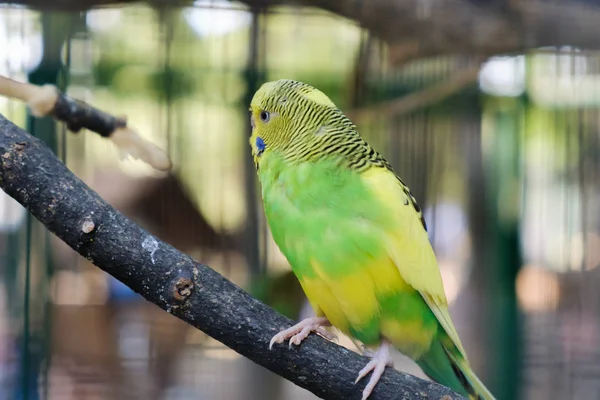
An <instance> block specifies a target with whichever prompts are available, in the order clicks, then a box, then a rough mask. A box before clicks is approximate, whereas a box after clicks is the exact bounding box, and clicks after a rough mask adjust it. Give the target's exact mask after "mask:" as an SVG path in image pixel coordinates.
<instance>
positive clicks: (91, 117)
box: [0, 75, 172, 171]
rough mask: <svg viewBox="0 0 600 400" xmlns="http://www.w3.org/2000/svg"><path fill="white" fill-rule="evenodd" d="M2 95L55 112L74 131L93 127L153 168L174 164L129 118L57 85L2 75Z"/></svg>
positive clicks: (40, 112)
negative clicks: (69, 94)
mask: <svg viewBox="0 0 600 400" xmlns="http://www.w3.org/2000/svg"><path fill="white" fill-rule="evenodd" d="M0 96H5V97H9V98H12V99H16V100H21V101H24V102H25V103H27V106H28V107H29V109H30V110H31V113H32V114H33V115H34V116H36V117H43V116H46V115H51V116H52V117H54V118H55V119H57V120H59V121H62V122H65V123H66V125H67V128H69V130H70V131H71V132H74V133H77V132H79V131H80V130H81V128H86V129H89V130H90V131H92V132H95V133H97V134H98V135H100V136H102V137H104V138H107V139H110V140H111V141H112V142H113V143H114V144H116V145H117V147H118V148H119V150H120V151H121V153H122V154H124V155H130V156H132V157H133V158H137V159H140V160H142V161H144V162H146V163H148V164H149V165H151V166H152V167H153V168H156V169H158V170H161V171H168V170H170V169H171V167H172V164H171V160H169V156H168V155H167V153H166V152H165V151H163V150H161V149H160V148H158V147H157V146H156V145H154V144H153V143H151V142H149V141H147V140H145V139H143V138H142V137H141V136H140V135H138V134H137V132H135V131H134V130H133V129H131V128H129V127H128V126H127V118H126V117H124V116H123V117H113V116H112V115H110V114H107V113H105V112H103V111H100V110H98V109H97V108H94V107H92V106H90V105H89V104H86V103H84V102H82V101H79V100H76V99H73V98H71V97H69V96H67V95H66V94H64V93H62V92H60V91H59V90H58V89H57V88H56V87H55V86H53V85H43V86H38V85H33V84H31V83H24V82H17V81H14V80H12V79H9V78H7V77H5V76H1V75H0Z"/></svg>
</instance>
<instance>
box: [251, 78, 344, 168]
mask: <svg viewBox="0 0 600 400" xmlns="http://www.w3.org/2000/svg"><path fill="white" fill-rule="evenodd" d="M332 110H335V111H336V112H340V111H339V110H338V109H337V107H336V106H335V104H333V102H332V101H331V100H330V99H329V98H328V97H327V96H326V95H325V94H324V93H323V92H321V91H319V90H317V89H315V88H313V87H312V86H310V85H307V84H305V83H302V82H298V81H293V80H289V79H280V80H278V81H272V82H267V83H265V84H263V85H262V86H261V87H260V89H258V90H257V91H256V93H255V94H254V97H253V98H252V101H251V103H250V114H251V115H250V124H251V125H252V135H251V137H250V146H251V147H252V155H253V156H254V162H255V163H256V166H257V167H258V166H259V165H260V162H261V160H262V159H263V157H264V156H265V155H266V154H268V153H270V152H277V153H280V154H281V155H283V156H289V155H292V154H296V155H298V154H301V153H302V152H303V151H306V150H307V149H310V146H311V145H312V144H313V143H314V142H315V140H318V136H319V132H320V131H323V127H324V124H325V122H326V119H327V118H328V115H327V114H328V111H332Z"/></svg>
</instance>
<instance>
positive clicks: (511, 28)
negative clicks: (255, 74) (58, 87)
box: [0, 0, 600, 62]
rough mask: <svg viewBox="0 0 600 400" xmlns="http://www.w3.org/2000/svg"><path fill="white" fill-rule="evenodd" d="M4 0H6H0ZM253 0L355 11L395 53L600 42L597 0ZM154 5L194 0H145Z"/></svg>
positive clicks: (29, 0) (53, 2)
mask: <svg viewBox="0 0 600 400" xmlns="http://www.w3.org/2000/svg"><path fill="white" fill-rule="evenodd" d="M134 1H137V0H12V2H13V3H19V4H24V5H28V6H30V7H34V8H37V9H46V10H47V9H53V10H63V11H76V10H84V9H88V8H92V7H97V6H100V5H116V4H125V3H132V2H134ZM0 2H2V0H0ZM243 2H244V3H246V4H247V5H249V6H251V7H268V6H273V5H281V4H297V3H300V4H302V5H305V6H312V7H319V8H322V9H324V10H327V11H331V12H333V13H335V14H338V15H340V16H343V17H346V18H349V19H352V20H354V21H356V22H358V23H359V24H360V25H361V26H363V27H365V28H366V29H368V30H369V31H370V32H372V33H373V34H374V35H375V36H377V37H379V38H380V39H383V40H385V41H386V42H387V43H389V44H390V46H391V47H390V59H391V60H392V61H394V60H395V59H396V58H398V59H399V60H400V61H403V62H405V61H406V60H410V59H415V58H419V57H428V56H434V55H465V54H470V55H476V54H478V55H482V56H491V55H494V54H506V53H516V52H523V51H527V50H530V49H533V48H537V47H544V46H565V45H570V46H575V47H580V48H584V49H599V48H600V24H598V20H600V6H599V5H598V4H599V3H597V2H594V1H592V0H577V1H574V0H554V1H546V0H362V1H357V0H243ZM146 3H149V4H152V5H154V6H156V7H165V6H176V5H190V4H191V0H146Z"/></svg>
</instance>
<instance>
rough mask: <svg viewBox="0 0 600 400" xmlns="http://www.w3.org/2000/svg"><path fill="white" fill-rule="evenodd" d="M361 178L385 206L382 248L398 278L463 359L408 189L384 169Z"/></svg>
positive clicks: (436, 269)
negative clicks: (386, 219) (416, 295)
mask: <svg viewBox="0 0 600 400" xmlns="http://www.w3.org/2000/svg"><path fill="white" fill-rule="evenodd" d="M362 178H363V181H364V182H365V183H366V185H367V186H368V187H369V188H370V190H371V191H372V192H373V193H374V195H375V196H376V198H378V199H379V200H380V201H381V204H382V205H384V207H389V209H390V210H389V211H390V214H391V216H390V221H389V223H386V228H385V232H386V234H385V236H386V242H387V243H386V247H387V249H388V252H389V255H390V258H391V259H392V260H393V261H394V264H395V265H396V267H397V268H398V270H399V271H400V274H401V275H402V278H403V279H404V280H405V281H406V282H407V283H408V284H409V285H411V286H412V287H413V288H414V289H415V290H417V291H418V292H419V293H420V294H421V296H422V297H423V299H424V300H425V302H426V303H427V305H428V306H429V308H430V309H431V310H432V311H433V313H434V315H435V316H436V318H437V319H438V321H439V322H440V324H441V325H442V327H443V328H444V330H445V331H446V333H447V334H448V336H449V337H450V339H452V341H453V342H454V344H455V345H456V347H457V348H458V349H459V351H460V352H461V353H462V355H463V356H464V357H465V359H466V353H465V351H464V349H463V346H462V343H461V341H460V338H459V337H458V333H457V332H456V328H455V327H454V324H453V323H452V320H451V318H450V314H449V312H448V301H447V299H446V294H445V292H444V285H443V282H442V277H441V275H440V271H439V267H438V264H437V261H436V258H435V254H434V252H433V249H432V248H431V244H430V243H429V238H428V236H427V232H426V231H425V229H424V227H423V224H422V222H421V221H420V219H419V212H418V211H417V210H416V209H415V207H413V205H412V200H411V199H410V194H409V193H408V190H407V189H406V188H405V187H404V186H403V184H402V183H401V181H400V180H399V179H398V178H397V176H395V174H394V173H393V172H392V171H390V170H388V169H386V168H370V169H369V170H367V171H365V172H363V173H362Z"/></svg>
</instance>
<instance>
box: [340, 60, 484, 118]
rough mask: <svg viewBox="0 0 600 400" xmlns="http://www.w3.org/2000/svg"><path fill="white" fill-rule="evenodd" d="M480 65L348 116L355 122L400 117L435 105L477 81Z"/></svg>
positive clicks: (349, 113) (352, 111)
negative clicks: (373, 118) (375, 117)
mask: <svg viewBox="0 0 600 400" xmlns="http://www.w3.org/2000/svg"><path fill="white" fill-rule="evenodd" d="M478 75H479V63H477V66H476V67H471V68H468V69H466V70H463V71H460V72H457V73H456V74H455V75H454V76H452V77H450V78H449V79H447V80H445V81H443V82H441V83H438V84H436V85H433V86H431V87H429V88H427V89H424V90H421V91H419V92H416V93H411V94H409V95H407V96H404V97H401V98H399V99H393V100H389V101H385V102H382V103H378V104H374V105H371V106H366V107H361V108H357V109H355V110H350V111H349V112H348V113H347V114H346V115H348V117H349V118H351V119H354V120H359V119H361V118H365V117H368V116H374V115H375V116H378V117H381V116H390V115H391V116H399V115H403V114H408V113H411V112H413V111H416V110H418V109H421V108H423V107H426V106H429V105H432V104H435V103H437V102H439V101H441V100H443V99H445V98H447V97H450V96H452V95H453V94H455V93H457V92H459V91H460V90H462V89H464V88H465V87H467V86H469V85H470V84H472V83H473V82H475V81H476V80H477V77H478Z"/></svg>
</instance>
